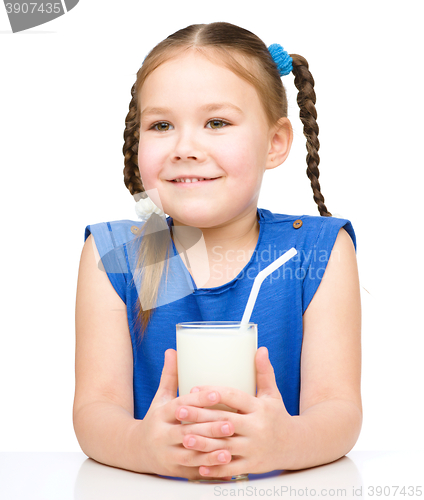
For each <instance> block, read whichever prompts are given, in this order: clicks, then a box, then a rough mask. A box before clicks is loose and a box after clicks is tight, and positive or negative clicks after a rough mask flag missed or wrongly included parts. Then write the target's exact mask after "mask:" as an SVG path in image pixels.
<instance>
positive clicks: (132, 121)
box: [122, 83, 144, 195]
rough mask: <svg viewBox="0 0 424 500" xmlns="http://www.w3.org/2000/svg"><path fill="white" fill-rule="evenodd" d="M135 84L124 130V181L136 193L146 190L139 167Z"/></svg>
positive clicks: (132, 192) (131, 191)
mask: <svg viewBox="0 0 424 500" xmlns="http://www.w3.org/2000/svg"><path fill="white" fill-rule="evenodd" d="M135 86H136V84H135V83H134V85H133V86H132V89H131V95H132V99H131V102H130V105H129V112H128V114H127V117H126V118H125V131H124V146H123V148H122V152H123V153H124V164H125V167H124V183H125V186H126V187H127V188H128V190H129V192H130V193H131V194H132V195H134V194H137V193H142V192H143V191H144V187H143V183H142V182H141V177H140V171H139V169H138V143H139V140H140V133H139V126H140V124H139V122H138V116H137V97H136V93H135Z"/></svg>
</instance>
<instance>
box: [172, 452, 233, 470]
mask: <svg viewBox="0 0 424 500" xmlns="http://www.w3.org/2000/svg"><path fill="white" fill-rule="evenodd" d="M176 462H177V463H178V464H179V465H183V466H185V467H200V466H201V465H204V466H206V467H213V466H214V465H223V464H228V463H229V462H231V453H230V452H229V451H228V450H222V449H220V450H216V451H212V452H211V453H202V452H201V451H195V450H186V449H185V448H181V449H180V450H179V451H178V453H177V455H176Z"/></svg>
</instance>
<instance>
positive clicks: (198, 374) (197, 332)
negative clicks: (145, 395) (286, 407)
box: [177, 321, 258, 481]
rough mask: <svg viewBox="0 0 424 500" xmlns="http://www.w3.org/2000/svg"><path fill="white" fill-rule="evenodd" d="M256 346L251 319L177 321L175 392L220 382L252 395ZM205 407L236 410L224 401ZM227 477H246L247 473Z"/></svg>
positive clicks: (234, 478)
mask: <svg viewBox="0 0 424 500" xmlns="http://www.w3.org/2000/svg"><path fill="white" fill-rule="evenodd" d="M257 348H258V326H257V324H255V323H247V324H244V325H243V326H241V323H240V321H197V322H191V323H178V324H177V363H178V385H179V395H180V396H184V395H186V394H189V393H190V390H191V389H192V388H193V387H195V386H202V385H222V386H227V387H233V388H235V389H240V390H241V391H244V392H247V393H248V394H250V395H251V396H256V368H255V354H256V350H257ZM208 408H210V409H216V410H226V411H232V412H237V409H235V408H231V407H228V406H226V405H224V404H216V405H214V406H210V407H208ZM183 423H187V422H183ZM231 479H232V480H239V479H247V474H240V475H238V476H233V478H231ZM205 480H206V481H210V479H205ZM219 480H221V479H219Z"/></svg>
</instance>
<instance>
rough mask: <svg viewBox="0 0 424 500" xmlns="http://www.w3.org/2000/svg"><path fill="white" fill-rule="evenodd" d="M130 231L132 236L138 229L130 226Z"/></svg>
mask: <svg viewBox="0 0 424 500" xmlns="http://www.w3.org/2000/svg"><path fill="white" fill-rule="evenodd" d="M130 231H131V232H132V234H137V231H138V227H137V226H131V229H130Z"/></svg>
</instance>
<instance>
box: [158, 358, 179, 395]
mask: <svg viewBox="0 0 424 500" xmlns="http://www.w3.org/2000/svg"><path fill="white" fill-rule="evenodd" d="M177 388H178V370H177V351H175V350H174V349H167V350H166V351H165V360H164V364H163V369H162V375H161V378H160V382H159V387H158V390H157V392H156V394H155V397H154V398H153V401H152V404H153V403H154V402H158V401H160V402H161V403H164V402H167V401H169V400H171V399H175V398H176V397H177Z"/></svg>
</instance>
